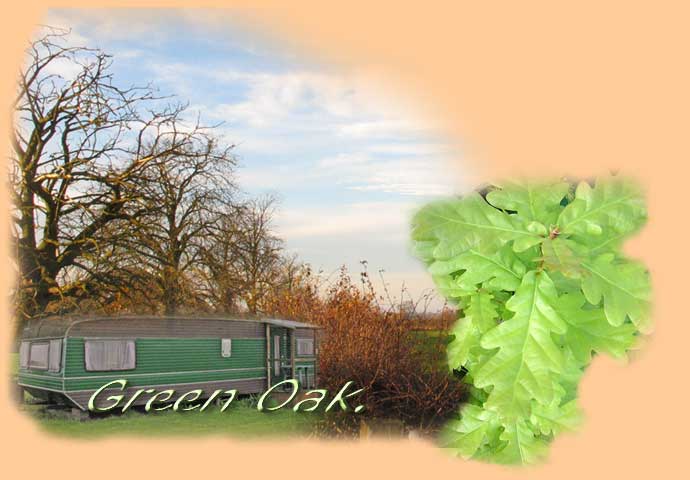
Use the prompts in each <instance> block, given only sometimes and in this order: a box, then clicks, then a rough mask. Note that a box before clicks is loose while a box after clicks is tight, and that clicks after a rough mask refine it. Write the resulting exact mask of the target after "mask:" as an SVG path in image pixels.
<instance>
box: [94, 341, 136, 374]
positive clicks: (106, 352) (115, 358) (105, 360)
mask: <svg viewBox="0 0 690 480" xmlns="http://www.w3.org/2000/svg"><path fill="white" fill-rule="evenodd" d="M84 361H85V363H86V370H87V371H89V372H94V371H98V372H102V371H111V370H132V369H133V368H135V366H136V348H135V345H134V340H86V341H85V342H84Z"/></svg>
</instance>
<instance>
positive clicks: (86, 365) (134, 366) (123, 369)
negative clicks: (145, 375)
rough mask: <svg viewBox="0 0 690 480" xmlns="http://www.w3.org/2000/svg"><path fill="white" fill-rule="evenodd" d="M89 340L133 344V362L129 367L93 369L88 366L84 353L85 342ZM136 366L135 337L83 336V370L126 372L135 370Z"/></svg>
mask: <svg viewBox="0 0 690 480" xmlns="http://www.w3.org/2000/svg"><path fill="white" fill-rule="evenodd" d="M89 342H106V343H107V342H127V343H130V342H131V343H132V345H133V346H134V363H133V365H132V366H131V367H125V368H108V369H94V368H89V367H88V362H87V355H86V348H87V347H86V344H87V343H89ZM136 368H137V341H136V339H135V338H96V337H92V338H84V371H85V372H126V371H131V370H136Z"/></svg>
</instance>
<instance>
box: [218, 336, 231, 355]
mask: <svg viewBox="0 0 690 480" xmlns="http://www.w3.org/2000/svg"><path fill="white" fill-rule="evenodd" d="M226 344H227V345H228V347H229V348H228V354H227V355H226V354H225V345H226ZM220 356H221V357H223V358H230V357H232V338H221V339H220Z"/></svg>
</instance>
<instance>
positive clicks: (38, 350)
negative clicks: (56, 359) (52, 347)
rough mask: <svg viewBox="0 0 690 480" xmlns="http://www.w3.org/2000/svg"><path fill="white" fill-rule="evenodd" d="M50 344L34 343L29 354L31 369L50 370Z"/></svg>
mask: <svg viewBox="0 0 690 480" xmlns="http://www.w3.org/2000/svg"><path fill="white" fill-rule="evenodd" d="M48 345H49V344H48V342H33V343H32V344H31V349H30V351H29V352H30V353H29V368H34V369H36V370H47V369H48V348H49V347H48Z"/></svg>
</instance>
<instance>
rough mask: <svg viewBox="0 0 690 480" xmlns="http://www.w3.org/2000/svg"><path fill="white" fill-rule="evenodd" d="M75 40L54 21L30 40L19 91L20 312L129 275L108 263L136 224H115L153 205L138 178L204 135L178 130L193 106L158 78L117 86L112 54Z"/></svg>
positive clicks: (13, 178) (15, 147) (15, 149)
mask: <svg viewBox="0 0 690 480" xmlns="http://www.w3.org/2000/svg"><path fill="white" fill-rule="evenodd" d="M67 40H68V32H65V31H60V30H55V29H50V30H49V31H48V32H47V33H46V34H45V35H44V36H43V37H41V38H39V39H37V40H35V41H34V42H32V43H31V45H30V46H29V48H28V50H27V54H28V62H27V63H26V65H25V67H24V68H23V69H22V71H21V72H20V75H19V80H18V88H17V93H16V97H15V99H14V109H15V122H14V124H15V127H14V129H13V132H12V133H11V142H12V153H11V162H10V165H11V167H10V183H11V187H12V193H13V203H14V208H13V211H12V218H13V223H14V227H15V228H14V237H13V240H14V247H15V251H16V257H17V260H18V270H19V276H20V279H19V282H18V285H17V289H16V292H15V293H16V295H15V296H16V306H17V313H18V317H19V319H20V320H21V319H26V318H30V317H33V316H36V315H41V314H43V313H44V312H46V310H47V309H48V307H49V305H50V304H51V302H55V301H59V300H60V299H64V298H68V297H71V296H73V295H74V294H75V293H77V292H80V291H89V290H90V289H92V288H94V284H95V283H99V284H101V285H103V284H104V283H108V282H110V281H113V280H115V279H117V278H119V279H123V278H125V279H126V278H127V275H122V274H119V275H117V274H116V270H117V269H118V268H119V266H120V265H121V263H120V262H110V261H109V259H113V258H116V257H117V258H119V256H115V257H113V251H112V249H113V248H117V247H115V246H116V245H117V242H115V241H113V236H115V237H117V236H119V235H123V234H125V233H124V232H127V231H128V229H124V228H122V229H120V228H116V227H115V226H114V225H115V224H116V223H118V222H126V221H128V220H129V219H131V218H133V217H136V216H137V215H139V214H140V213H141V211H143V210H145V209H146V205H140V204H138V203H137V202H138V200H139V193H138V191H137V189H136V188H135V186H136V185H137V182H138V180H139V179H140V177H141V176H142V175H145V171H146V170H147V169H148V168H149V167H150V165H151V164H152V163H154V162H155V161H156V160H157V159H160V158H162V157H170V156H173V155H176V154H178V153H182V154H184V152H186V151H187V150H188V145H189V144H190V142H191V140H192V139H193V138H194V136H195V134H196V131H195V130H194V129H192V130H191V131H187V132H185V133H180V132H176V131H174V129H173V128H172V127H173V126H174V125H175V124H176V122H177V121H178V119H179V118H180V116H181V115H182V113H183V111H184V106H180V105H170V104H165V105H162V106H161V104H162V101H161V100H162V99H160V98H157V96H156V94H155V91H154V90H153V89H152V88H151V87H150V86H146V87H142V88H139V87H127V88H122V87H119V86H117V85H116V84H115V82H114V81H113V77H112V73H111V70H110V67H111V57H110V56H108V55H106V54H105V53H103V52H101V51H100V50H94V49H89V48H84V47H71V46H68V45H67ZM151 139H153V140H151ZM152 142H153V143H152ZM109 249H110V252H109V253H108V250H109Z"/></svg>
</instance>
